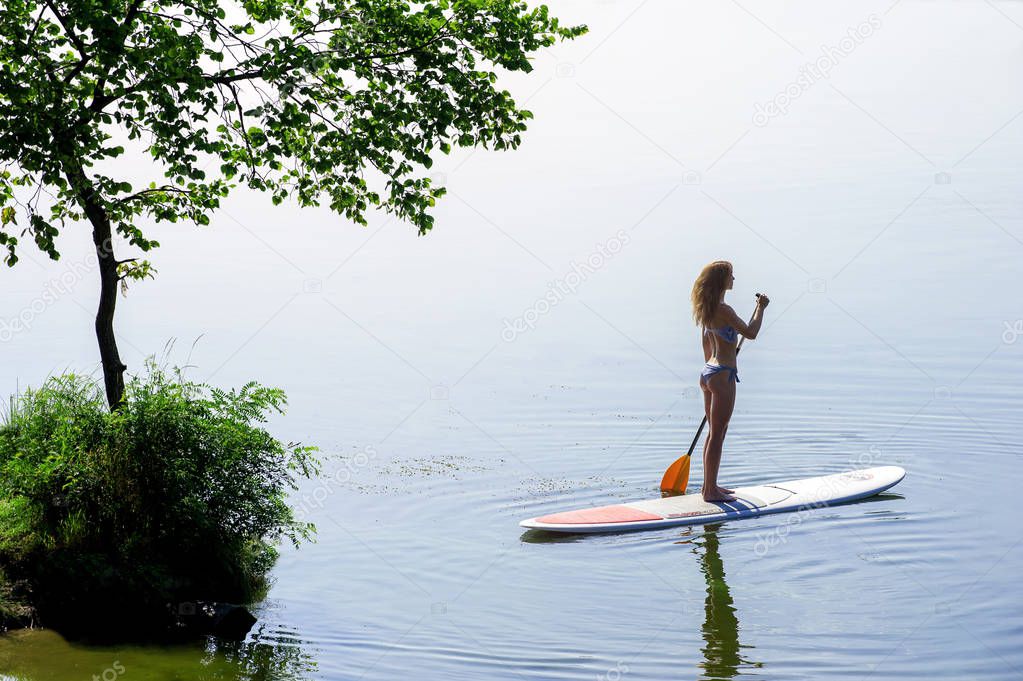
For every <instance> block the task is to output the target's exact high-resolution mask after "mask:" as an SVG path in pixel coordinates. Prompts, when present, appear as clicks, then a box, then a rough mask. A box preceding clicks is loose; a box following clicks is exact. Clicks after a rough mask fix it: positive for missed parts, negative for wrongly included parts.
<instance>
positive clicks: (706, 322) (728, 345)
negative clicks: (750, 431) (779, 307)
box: [692, 260, 771, 501]
mask: <svg viewBox="0 0 1023 681" xmlns="http://www.w3.org/2000/svg"><path fill="white" fill-rule="evenodd" d="M734 283H735V277H734V276H732V263H730V262H728V261H726V260H716V261H714V262H712V263H711V264H709V265H707V266H706V267H704V268H703V271H702V272H700V276H698V277H697V278H696V283H695V284H693V294H692V301H693V319H694V320H696V323H697V324H698V325H699V326H700V327H702V328H703V359H704V361H706V362H707V366H706V367H704V369H703V373H701V374H700V387H701V388H702V389H703V409H704V411H705V412H706V414H707V423H708V424H709V426H710V428H709V429H708V431H707V439H706V440H705V441H704V443H703V489H702V490H701V492H702V494H703V499H704V501H735V497H733V496H732V492H733V491H735V490H731V489H728V488H727V487H722V486H721V485H719V484H718V466H720V465H721V446H722V445H723V444H724V441H725V433H726V432H728V421H729V419H731V418H732V407H734V406H735V384H736V383H738V382H739V371H738V367H737V366H736V363H735V355H736V345H737V343H736V341H737V340H738V338H739V334H742V335H743V336H745V337H746V338H749V339H751V340H752V339H754V338H756V337H757V334H758V333H759V332H760V324H761V322H762V321H763V318H764V308H766V307H767V305H768V303H770V302H771V301H770V299H769V298H768V297H767V296H765V295H763V294H762V293H758V294H757V307H756V309H755V310H754V311H753V320H752V321H751V322H750V323H749V325H748V326H747V325H746V322H744V321H742V319H741V318H740V317H739V315H737V314H736V313H735V310H733V309H732V308H731V307H730V306H729V305H727V304H726V303H725V291H728V290H730V289H731V288H732V285H733V284H734Z"/></svg>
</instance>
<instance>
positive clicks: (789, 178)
mask: <svg viewBox="0 0 1023 681" xmlns="http://www.w3.org/2000/svg"><path fill="white" fill-rule="evenodd" d="M551 5H552V8H553V9H554V10H555V11H556V12H557V13H558V14H559V15H560V16H562V17H563V18H564V19H565V20H566V21H574V22H586V23H588V24H589V25H590V26H591V33H590V34H589V35H588V36H586V37H584V38H583V39H580V40H578V41H576V42H575V43H574V44H571V45H564V46H558V47H557V48H556V49H553V50H550V51H547V52H544V53H542V54H541V55H539V56H538V57H537V59H536V71H535V72H534V73H533V74H531V75H530V76H529V77H523V78H516V79H512V80H509V81H508V87H509V88H510V89H512V90H513V92H514V93H515V94H516V95H517V96H518V97H519V98H520V100H521V101H525V100H528V107H529V108H530V109H532V110H533V111H534V112H535V114H536V121H535V123H534V125H533V126H532V129H531V130H530V132H529V133H528V135H527V137H526V142H525V144H524V146H523V147H522V148H521V149H520V150H518V151H516V152H514V153H510V154H491V153H486V152H482V151H480V152H476V153H472V154H469V153H464V154H462V155H460V156H457V157H451V158H446V159H442V160H441V161H440V162H439V163H438V165H437V170H438V180H439V181H443V182H444V183H446V184H447V186H448V187H449V190H450V194H449V196H448V198H447V199H446V200H445V201H444V202H443V203H442V205H440V206H439V207H438V210H437V222H438V226H437V228H436V229H435V232H434V233H433V234H431V235H430V236H429V237H427V238H417V237H416V236H415V235H414V233H413V231H412V229H411V228H409V227H408V226H406V225H402V224H399V223H397V222H394V221H388V220H387V219H386V217H385V216H379V215H378V216H375V217H374V219H373V221H372V222H371V225H370V227H369V228H365V229H363V228H358V227H355V226H352V225H349V224H346V223H345V222H344V221H342V220H340V219H338V218H336V217H334V216H332V215H330V214H329V213H328V212H326V211H304V212H303V211H299V210H297V209H294V208H288V207H280V208H272V207H271V206H270V204H269V201H266V200H264V199H263V198H262V197H254V196H246V195H238V196H236V197H235V198H234V199H233V200H232V201H231V202H230V204H228V205H227V206H226V210H225V211H224V213H223V215H222V216H221V218H220V219H219V220H217V221H215V223H214V225H213V226H212V227H211V228H209V229H197V228H191V227H184V226H179V227H174V228H173V229H168V228H163V229H160V230H156V232H155V233H156V235H157V237H158V238H159V239H160V241H161V242H162V243H163V247H162V248H161V249H159V252H157V253H156V255H155V262H154V264H155V265H156V267H157V268H158V270H159V275H158V277H157V279H156V281H153V282H146V283H145V284H142V285H139V286H136V287H135V288H134V290H133V291H131V292H130V293H129V295H128V296H127V297H126V298H123V299H122V300H121V302H120V308H119V315H120V316H119V321H118V329H119V332H120V334H121V336H120V338H121V345H122V352H123V354H124V355H125V357H126V360H127V362H128V364H129V365H131V367H132V368H133V369H138V368H139V367H140V366H141V363H142V361H143V359H144V357H145V356H146V355H149V354H153V353H157V354H161V353H162V351H161V349H162V348H163V346H164V344H165V343H166V342H167V341H168V340H169V339H171V338H175V339H177V341H176V344H175V345H174V347H173V349H172V350H170V351H169V353H167V354H166V355H163V354H161V356H162V357H165V358H166V361H167V362H169V363H171V364H174V363H177V364H184V363H186V362H187V363H190V364H192V365H194V368H193V369H191V372H192V375H193V376H195V377H196V378H200V379H203V380H208V381H210V382H213V383H217V384H220V385H239V384H241V383H243V382H245V381H247V380H249V379H251V378H256V379H258V380H261V381H263V382H265V383H268V384H272V385H279V386H281V387H284V388H285V389H286V390H287V391H288V394H289V396H290V398H291V410H290V412H289V414H288V415H287V416H286V417H284V418H280V419H277V420H276V421H275V422H273V423H272V424H271V425H272V429H273V430H274V432H275V433H277V434H278V435H279V436H281V437H282V438H286V439H292V440H301V441H303V442H308V443H313V444H318V445H319V446H320V447H321V448H322V450H323V453H324V455H325V456H326V457H328V461H327V463H326V466H325V470H324V477H323V479H321V480H317V481H310V482H308V483H307V484H306V485H305V486H304V487H303V489H302V490H301V492H300V493H299V494H298V495H296V503H297V504H298V505H299V507H300V509H301V510H302V512H303V513H305V514H306V517H307V518H308V519H310V520H312V521H313V522H315V523H316V524H317V526H318V528H319V536H318V542H317V543H316V544H312V545H307V546H304V547H303V548H302V549H300V550H299V551H297V552H294V551H290V550H289V551H287V552H285V553H284V555H283V557H282V559H281V560H280V562H279V564H278V566H277V568H276V570H275V578H276V585H275V586H274V588H273V589H272V591H271V593H270V596H269V598H268V600H267V601H266V602H264V603H262V604H260V605H259V606H258V612H257V614H258V616H259V623H258V624H257V625H256V627H255V628H254V629H253V631H252V633H251V634H250V636H249V638H248V639H247V640H246V641H245V642H244V643H241V644H231V643H225V642H220V641H216V640H209V641H205V642H202V643H200V644H196V645H194V646H183V647H173V648H158V647H123V646H122V647H83V646H79V645H76V644H69V643H67V642H65V641H64V640H63V639H61V638H60V637H59V636H58V635H57V634H55V633H53V632H48V631H27V632H14V633H10V634H7V635H5V636H2V637H0V678H3V679H5V680H6V679H18V680H22V681H28V680H33V681H35V680H39V681H43V680H46V681H51V680H52V681H72V680H75V679H91V678H94V677H95V676H96V675H98V676H99V677H100V678H103V679H105V680H107V681H110V679H114V678H123V679H125V680H126V681H127V680H131V681H134V680H136V679H138V680H140V681H141V680H145V681H169V680H172V679H231V680H234V679H239V680H241V679H246V680H257V679H260V680H263V679H266V680H269V679H280V680H285V679H288V680H292V679H294V680H299V679H382V680H383V679H387V680H389V679H395V678H399V677H400V676H409V675H412V676H415V677H417V678H426V679H440V678H443V679H520V678H531V679H594V678H598V679H607V680H609V681H617V680H619V679H626V680H629V681H632V680H639V679H666V678H682V679H688V678H708V679H728V678H734V677H737V676H740V675H756V676H758V677H761V678H767V679H803V678H805V679H821V678H843V679H844V678H871V679H880V678H900V679H905V678H931V679H933V678H954V679H971V678H976V679H980V678H983V679H1010V678H1013V679H1016V678H1019V677H1020V676H1021V675H1023V645H1021V644H1023V595H1021V592H1020V590H1019V588H1018V574H1019V572H1020V570H1021V569H1023V548H1021V546H1020V544H1021V542H1023V534H1021V531H1020V529H1019V527H1020V526H1019V521H1020V518H1021V510H1023V495H1020V493H1019V489H1020V487H1019V485H1020V482H1021V475H1020V462H1021V459H1020V456H1021V454H1023V446H1021V445H1020V441H1021V436H1023V420H1021V413H1023V412H1021V410H1023V396H1021V394H1020V389H1019V386H1020V360H1021V352H1023V304H1021V300H1023V295H1021V294H1023V285H1021V284H1023V282H1021V278H1020V274H1019V273H1020V259H1021V256H1023V203H1021V198H1020V196H1021V194H1020V186H1019V181H1018V178H1019V173H1018V160H1019V158H1020V153H1021V151H1023V120H1020V118H1017V117H1019V115H1020V113H1021V109H1023V78H1021V75H1023V30H1021V28H1020V26H1021V25H1023V8H1021V7H1020V6H1017V5H1015V4H1012V3H997V4H985V3H968V2H932V3H920V2H915V1H913V0H903V1H902V2H896V3H895V4H894V5H892V4H890V3H889V2H883V3H871V2H868V3H866V4H864V3H852V2H847V3H825V4H824V5H825V6H822V4H821V3H796V4H792V3H774V2H772V3H767V4H763V3H760V4H757V5H756V6H753V5H746V4H743V5H740V4H738V3H699V4H692V3H684V4H680V3H675V2H670V1H668V0H662V1H657V0H649V1H647V2H639V1H631V2H624V1H622V2H616V1H608V0H587V1H586V2H582V1H579V2H552V3H551ZM850 30H852V31H853V32H854V33H855V34H856V36H857V38H856V39H853V38H852V37H850V33H849V31H850ZM846 38H848V40H845V39H846ZM850 45H851V47H850ZM847 48H848V49H847ZM822 59H823V61H821V60H822ZM808 64H809V65H813V66H814V67H815V68H826V69H827V70H828V72H829V75H828V77H826V78H825V77H823V76H821V77H819V78H817V77H815V76H814V75H813V72H812V71H811V70H807V65H808ZM808 73H809V74H810V75H809V76H807V75H806V74H808ZM801 74H802V75H801ZM786 100H788V101H787V103H786ZM768 105H773V106H768ZM782 109H784V111H782ZM768 112H770V113H768ZM137 174H138V175H139V177H142V176H143V175H144V174H143V169H142V168H140V169H139V170H138V173H137ZM62 243H63V248H64V258H63V259H62V260H61V261H60V262H59V263H49V262H46V261H44V259H43V257H41V256H39V255H37V254H33V253H29V254H27V256H26V257H25V261H24V262H23V263H21V264H19V266H18V267H17V268H15V269H14V270H11V271H5V272H3V274H2V275H0V276H2V277H3V290H4V298H3V301H4V306H3V307H4V312H3V318H4V319H5V320H10V319H11V318H13V317H15V316H17V315H18V314H20V312H21V311H22V310H25V309H35V311H34V312H32V313H31V315H30V321H31V323H30V324H29V325H28V326H29V328H26V329H22V330H20V331H18V332H16V333H13V334H11V335H9V337H6V336H5V341H6V342H4V343H3V352H4V357H5V362H4V363H3V366H2V367H0V388H2V389H3V391H4V392H6V393H10V392H14V391H15V390H16V389H17V387H18V386H21V387H24V386H25V385H36V384H38V383H39V382H40V381H41V380H42V379H43V377H45V376H46V375H47V374H48V373H50V372H54V371H61V370H64V369H74V370H78V371H87V372H89V371H94V370H95V369H96V351H95V347H94V342H93V339H92V336H91V316H92V310H93V305H94V301H95V296H96V281H95V279H96V277H95V276H94V275H95V272H94V270H92V269H91V256H90V255H89V253H88V251H87V250H86V249H87V247H88V237H87V234H86V230H85V229H84V227H83V228H82V229H77V230H76V229H72V230H70V231H69V232H68V233H67V234H66V235H64V236H63V242H62ZM28 256H31V257H28ZM716 258H727V259H730V260H731V261H732V262H733V263H734V264H735V274H736V278H737V281H736V288H735V290H734V291H733V292H731V293H730V294H729V299H730V302H731V303H732V304H733V305H734V306H735V307H736V309H737V310H738V311H739V312H740V314H744V315H748V314H749V313H750V312H751V311H752V302H753V293H754V292H755V291H764V292H766V293H768V294H769V295H770V296H771V298H772V304H771V306H770V307H769V309H768V311H767V315H766V323H765V330H764V331H762V333H761V336H760V338H758V339H757V340H756V341H754V342H751V343H749V344H747V345H746V346H745V348H744V350H743V353H742V356H741V358H740V367H739V375H740V378H741V380H742V383H741V384H740V386H739V396H738V401H737V404H736V409H735V415H734V417H733V419H732V424H731V427H730V429H729V433H728V438H727V441H726V443H725V453H724V460H723V468H722V482H723V483H724V484H728V485H732V486H735V485H748V484H757V483H765V482H771V481H779V480H785V479H792V478H799V477H806V476H812V475H818V474H825V473H833V472H838V471H842V470H846V469H849V468H855V467H864V466H870V465H882V464H895V465H899V466H903V467H904V468H906V469H907V471H908V474H907V477H906V479H905V480H904V481H903V482H902V483H900V484H899V485H898V486H897V487H895V488H893V489H892V490H891V491H890V492H888V493H885V494H883V495H881V496H879V497H877V498H874V499H871V500H869V501H865V502H861V503H856V504H849V505H845V506H840V507H836V508H826V509H818V510H815V511H812V512H809V513H805V514H802V515H799V516H785V515H778V516H767V517H764V518H760V519H752V520H745V521H739V522H731V523H724V524H721V525H714V526H709V527H703V528H695V529H686V528H682V529H678V528H676V529H668V530H661V531H653V532H645V533H636V534H622V535H607V536H591V537H560V538H559V537H551V536H544V535H540V534H534V533H524V532H523V531H522V530H521V529H520V528H519V527H518V525H517V523H518V521H519V520H521V519H523V518H526V517H530V516H534V515H539V514H542V513H547V512H552V511H555V510H563V509H566V508H572V507H577V506H586V505H597V504H606V503H611V502H615V501H618V500H632V499H641V498H649V497H653V496H656V494H657V491H656V490H657V484H658V482H659V480H660V477H661V474H662V472H663V470H664V468H665V467H666V466H667V465H668V464H669V463H670V462H671V461H672V460H674V458H675V457H677V456H678V455H679V454H680V453H682V452H683V451H684V450H685V448H686V447H687V446H688V444H689V441H690V440H691V438H692V436H693V434H694V432H695V429H696V427H697V425H698V424H699V419H700V418H701V416H702V401H701V398H700V396H699V393H698V390H697V377H698V374H699V371H700V368H701V366H702V363H703V358H702V354H701V349H700V344H699V337H698V332H697V330H696V329H695V328H694V327H693V325H692V323H691V321H690V317H689V308H688V301H687V296H688V292H689V289H690V286H691V284H692V280H693V278H694V277H695V276H696V274H697V272H698V271H699V269H700V267H701V266H702V265H703V264H705V263H706V262H708V261H710V260H713V259H716ZM75 272H78V274H74V273H75ZM68 273H71V274H68ZM62 276H65V277H69V279H68V281H70V282H71V284H70V285H69V286H68V288H70V289H71V290H70V292H68V293H65V294H61V295H59V296H57V297H56V299H55V300H53V301H51V302H48V303H46V304H44V305H41V306H40V305H37V306H36V308H32V306H33V302H34V301H37V300H40V299H41V297H42V295H43V292H44V291H45V290H46V287H47V286H50V285H51V284H49V283H48V282H50V281H51V280H54V279H59V278H60V277H62ZM196 339H198V340H196ZM193 342H194V347H192V346H193ZM700 474H701V473H700V467H699V465H694V468H693V481H692V482H691V485H690V490H694V489H698V485H699V478H700ZM793 519H795V522H793ZM1014 575H1016V576H1014Z"/></svg>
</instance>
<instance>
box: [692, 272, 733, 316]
mask: <svg viewBox="0 0 1023 681" xmlns="http://www.w3.org/2000/svg"><path fill="white" fill-rule="evenodd" d="M731 273H732V263H730V262H728V261H727V260H715V261H714V262H712V263H710V264H709V265H707V266H706V267H704V268H703V270H701V271H700V275H699V276H698V277H696V283H694V284H693V293H692V295H691V296H690V298H691V299H692V301H693V320H694V321H695V322H696V324H697V325H698V326H706V327H709V326H710V325H711V323H712V322H713V321H714V315H715V314H716V313H717V311H718V304H719V303H720V302H721V294H722V293H724V292H725V287H726V286H727V285H728V276H729V275H730V274H731Z"/></svg>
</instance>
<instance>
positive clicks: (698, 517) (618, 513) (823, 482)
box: [519, 466, 906, 532]
mask: <svg viewBox="0 0 1023 681" xmlns="http://www.w3.org/2000/svg"><path fill="white" fill-rule="evenodd" d="M904 477H906V471H905V470H903V469H902V468H899V467H898V466H879V467H877V468H864V469H861V470H858V471H848V472H845V473H836V474H834V475H824V476H821V477H818V478H804V479H802V480H789V481H787V482H776V483H771V484H769V485H757V486H756V487H739V488H738V489H736V490H735V492H734V493H733V494H732V496H734V497H735V501H712V502H708V501H704V500H703V497H701V496H700V495H699V494H683V495H681V496H676V497H666V498H663V499H651V500H649V501H633V502H630V503H627V504H615V505H613V506H598V507H596V508H583V509H579V510H576V511H565V512H563V513H553V514H551V515H545V516H540V517H539V518H530V519H529V520H523V521H522V522H521V523H519V525H521V526H522V527H528V528H530V529H533V530H548V531H550V532H629V531H633V530H649V529H655V528H659V527H672V526H674V525H702V524H705V523H713V522H718V521H721V520H736V519H739V518H752V517H756V516H761V515H766V514H768V513H782V512H784V511H798V510H800V509H808V508H817V507H820V506H833V505H835V504H842V503H845V502H847V501H855V500H857V499H865V498H866V497H872V496H874V495H875V494H878V493H880V492H883V491H885V490H886V489H888V488H889V487H892V486H893V485H896V484H898V482H899V481H900V480H902V478H904Z"/></svg>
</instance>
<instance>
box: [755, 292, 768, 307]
mask: <svg viewBox="0 0 1023 681" xmlns="http://www.w3.org/2000/svg"><path fill="white" fill-rule="evenodd" d="M770 303H771V299H770V298H768V297H767V296H766V295H765V294H763V293H758V294H757V307H759V308H760V309H764V308H765V307H767V306H768V305H769V304H770Z"/></svg>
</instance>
